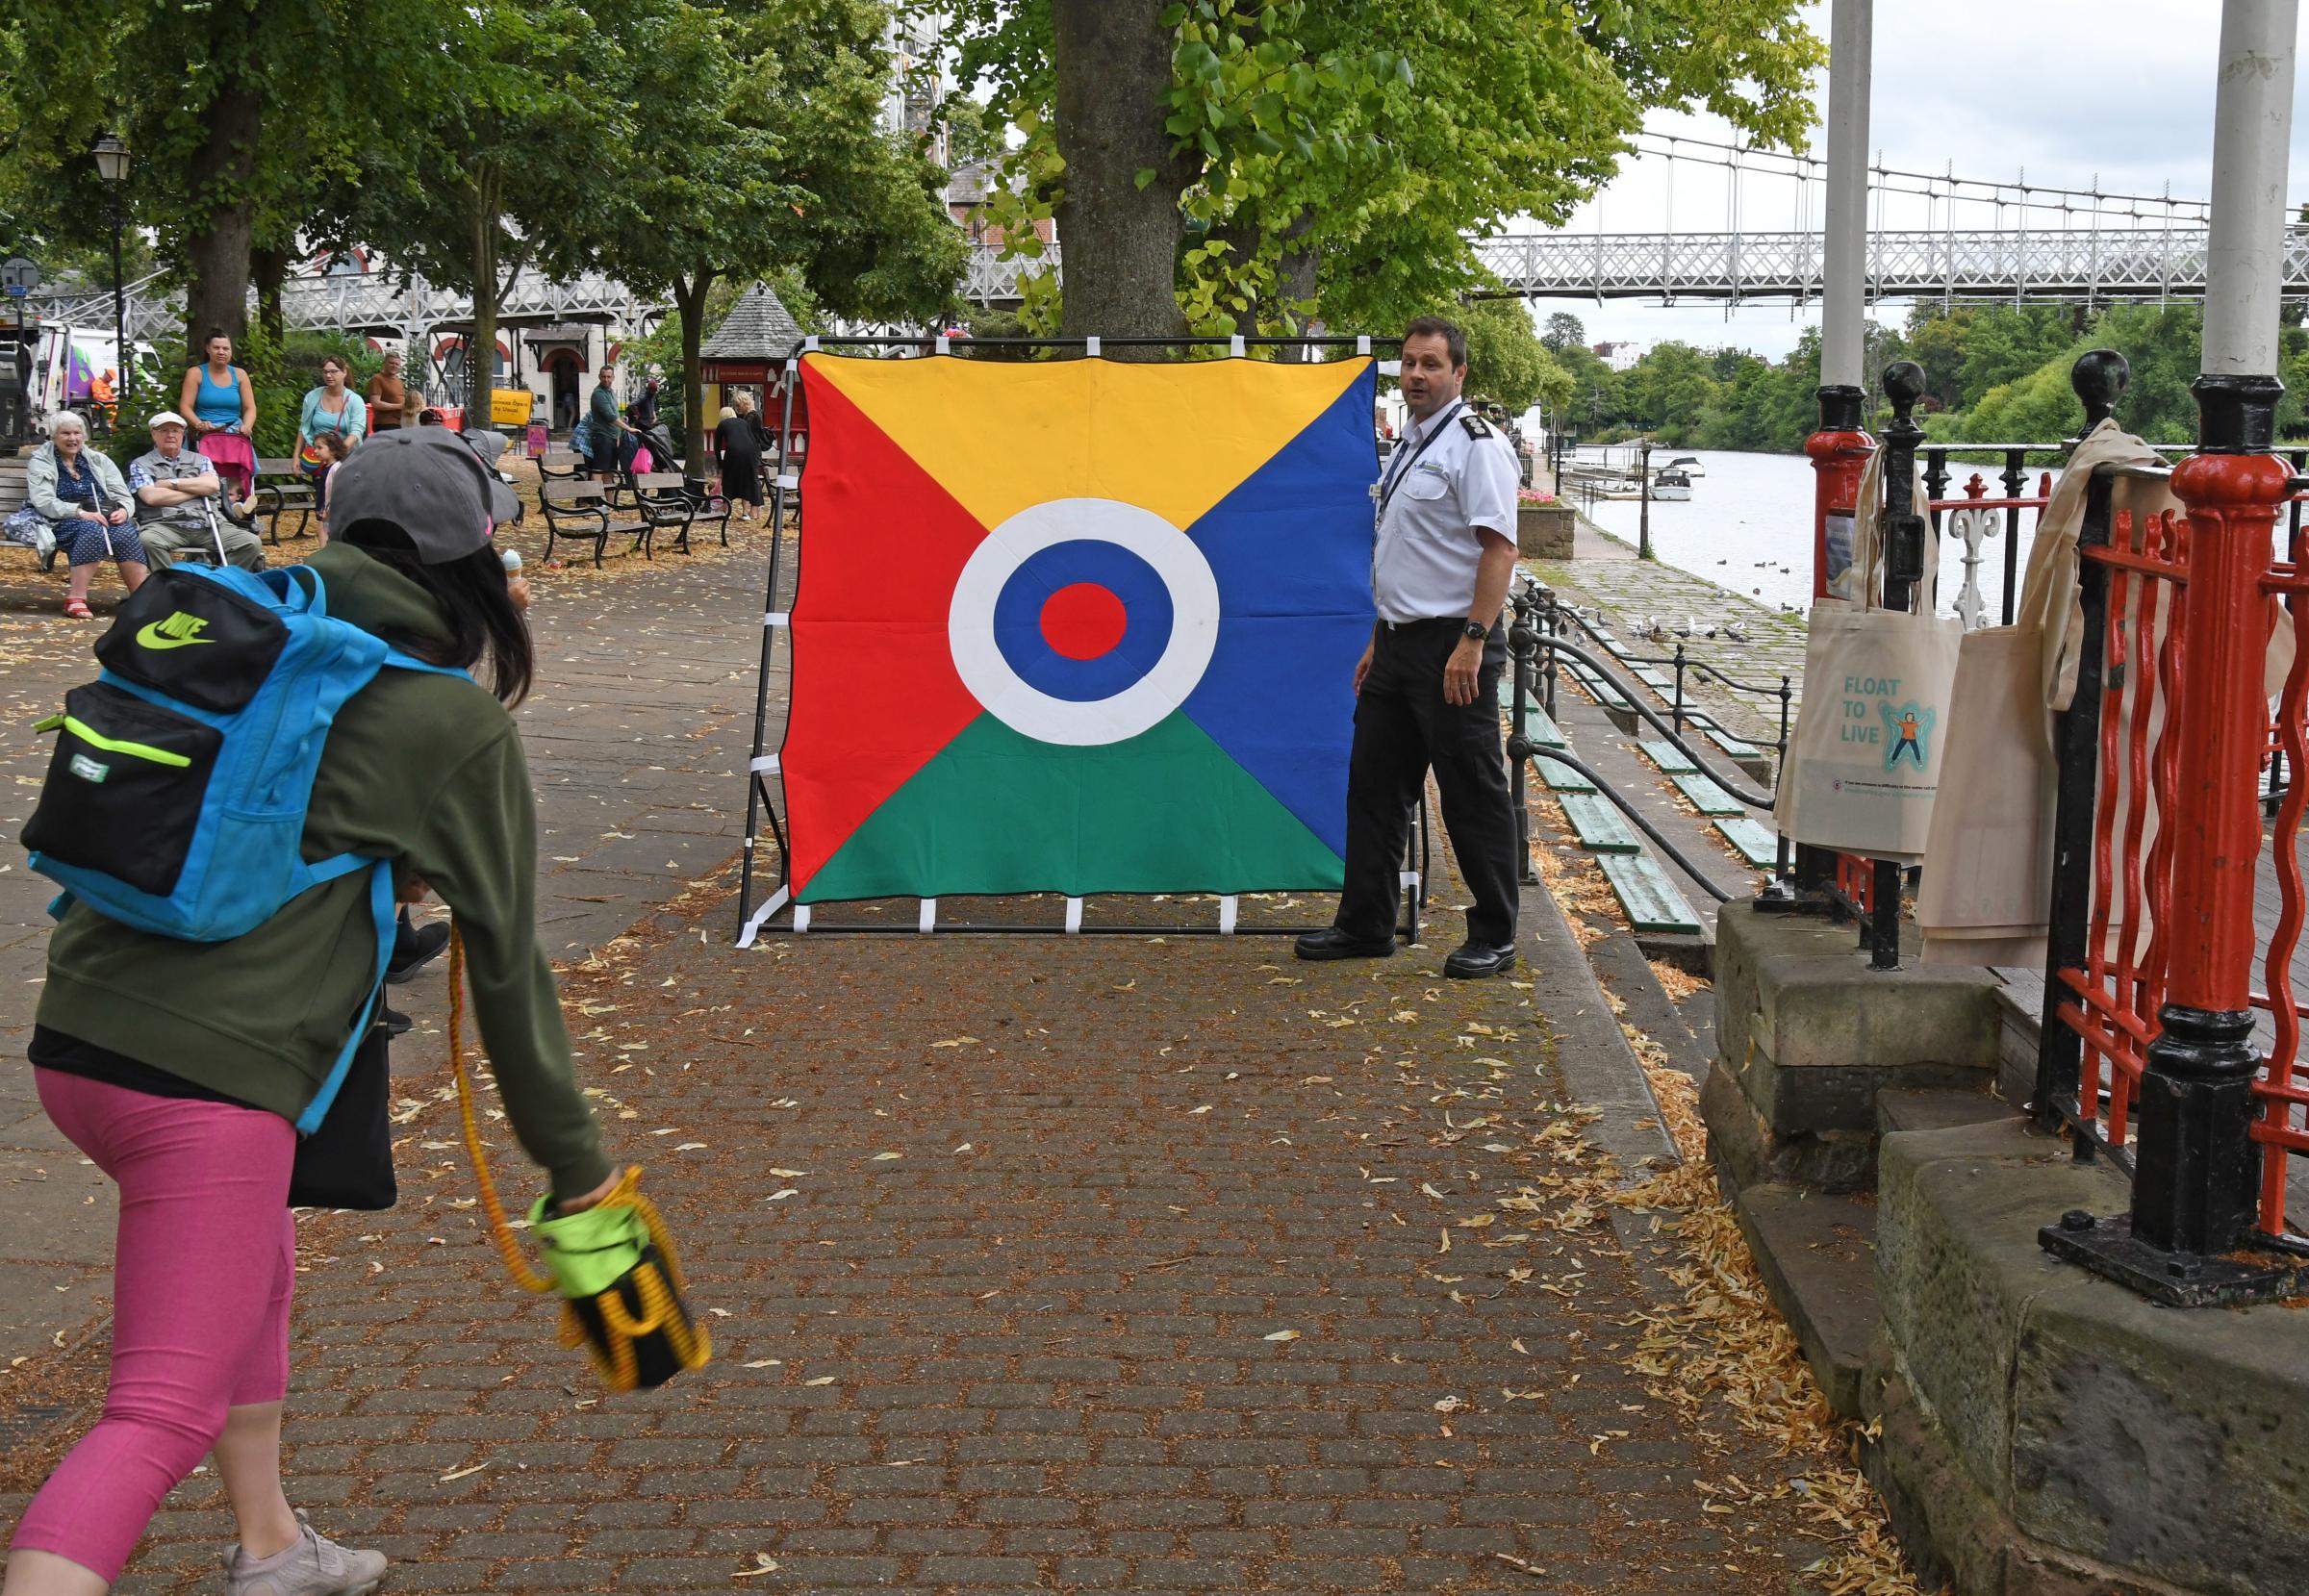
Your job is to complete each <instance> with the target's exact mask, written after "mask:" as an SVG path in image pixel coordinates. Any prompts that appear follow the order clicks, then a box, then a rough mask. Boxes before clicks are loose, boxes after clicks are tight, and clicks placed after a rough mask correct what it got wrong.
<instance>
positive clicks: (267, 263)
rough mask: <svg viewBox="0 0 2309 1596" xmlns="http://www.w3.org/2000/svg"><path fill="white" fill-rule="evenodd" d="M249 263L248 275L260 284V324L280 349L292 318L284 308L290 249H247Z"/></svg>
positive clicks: (262, 246)
mask: <svg viewBox="0 0 2309 1596" xmlns="http://www.w3.org/2000/svg"><path fill="white" fill-rule="evenodd" d="M248 266H249V275H250V276H252V277H253V278H255V279H256V284H257V325H258V326H260V327H262V328H263V329H264V330H265V336H266V338H268V339H270V340H272V342H273V345H274V347H276V348H277V347H279V346H280V343H281V341H282V340H283V339H285V338H287V337H288V336H289V318H288V316H287V314H286V313H285V312H284V311H283V310H282V309H281V285H282V284H283V283H284V282H286V281H287V279H288V276H289V250H288V249H287V248H286V247H281V248H275V247H273V246H271V245H268V244H267V245H260V246H255V247H252V248H251V249H250V250H249V252H248Z"/></svg>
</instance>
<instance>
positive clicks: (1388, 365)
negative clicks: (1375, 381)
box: [1379, 360, 1403, 377]
mask: <svg viewBox="0 0 2309 1596" xmlns="http://www.w3.org/2000/svg"><path fill="white" fill-rule="evenodd" d="M1379 374H1380V375H1381V376H1383V377H1400V376H1402V375H1403V362H1401V361H1399V360H1383V361H1381V362H1380V363H1379Z"/></svg>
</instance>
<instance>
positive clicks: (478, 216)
mask: <svg viewBox="0 0 2309 1596" xmlns="http://www.w3.org/2000/svg"><path fill="white" fill-rule="evenodd" d="M499 182H500V180H499V177H498V173H497V169H496V167H495V165H488V164H484V165H482V166H481V167H480V168H479V169H478V170H476V171H475V172H474V173H473V215H472V222H473V330H472V332H471V333H469V335H468V336H467V338H466V341H465V424H466V427H467V429H468V430H470V429H471V428H473V427H475V426H487V425H489V391H490V390H491V389H492V388H494V387H495V385H496V375H497V291H498V290H497V215H498V211H497V196H498V193H499Z"/></svg>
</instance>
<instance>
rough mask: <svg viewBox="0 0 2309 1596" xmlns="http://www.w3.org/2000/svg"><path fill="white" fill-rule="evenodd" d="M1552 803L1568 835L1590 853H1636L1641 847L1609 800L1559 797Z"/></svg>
mask: <svg viewBox="0 0 2309 1596" xmlns="http://www.w3.org/2000/svg"><path fill="white" fill-rule="evenodd" d="M1556 802H1557V803H1558V804H1559V805H1560V806H1561V808H1562V810H1563V818H1564V820H1565V821H1567V822H1569V823H1570V824H1571V834H1572V835H1573V836H1575V837H1577V838H1578V839H1579V840H1580V846H1581V847H1582V848H1584V849H1587V850H1588V851H1589V852H1591V853H1640V852H1642V851H1643V844H1642V842H1641V841H1640V840H1639V839H1638V838H1637V835H1636V832H1635V830H1634V828H1633V827H1631V826H1630V825H1629V824H1628V822H1627V817H1626V816H1624V815H1622V814H1621V813H1620V812H1619V808H1618V806H1617V805H1616V804H1614V803H1612V802H1611V799H1609V798H1604V797H1602V796H1601V795H1600V794H1594V793H1560V794H1558V795H1557V796H1556Z"/></svg>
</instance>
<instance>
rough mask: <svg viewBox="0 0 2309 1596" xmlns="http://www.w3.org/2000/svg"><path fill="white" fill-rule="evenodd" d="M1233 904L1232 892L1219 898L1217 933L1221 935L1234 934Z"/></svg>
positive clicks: (1229, 935) (1228, 935)
mask: <svg viewBox="0 0 2309 1596" xmlns="http://www.w3.org/2000/svg"><path fill="white" fill-rule="evenodd" d="M1234 906H1235V905H1234V894H1232V893H1229V894H1227V895H1226V896H1225V897H1224V898H1221V899H1219V935H1221V936H1223V937H1231V936H1232V935H1234Z"/></svg>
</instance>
